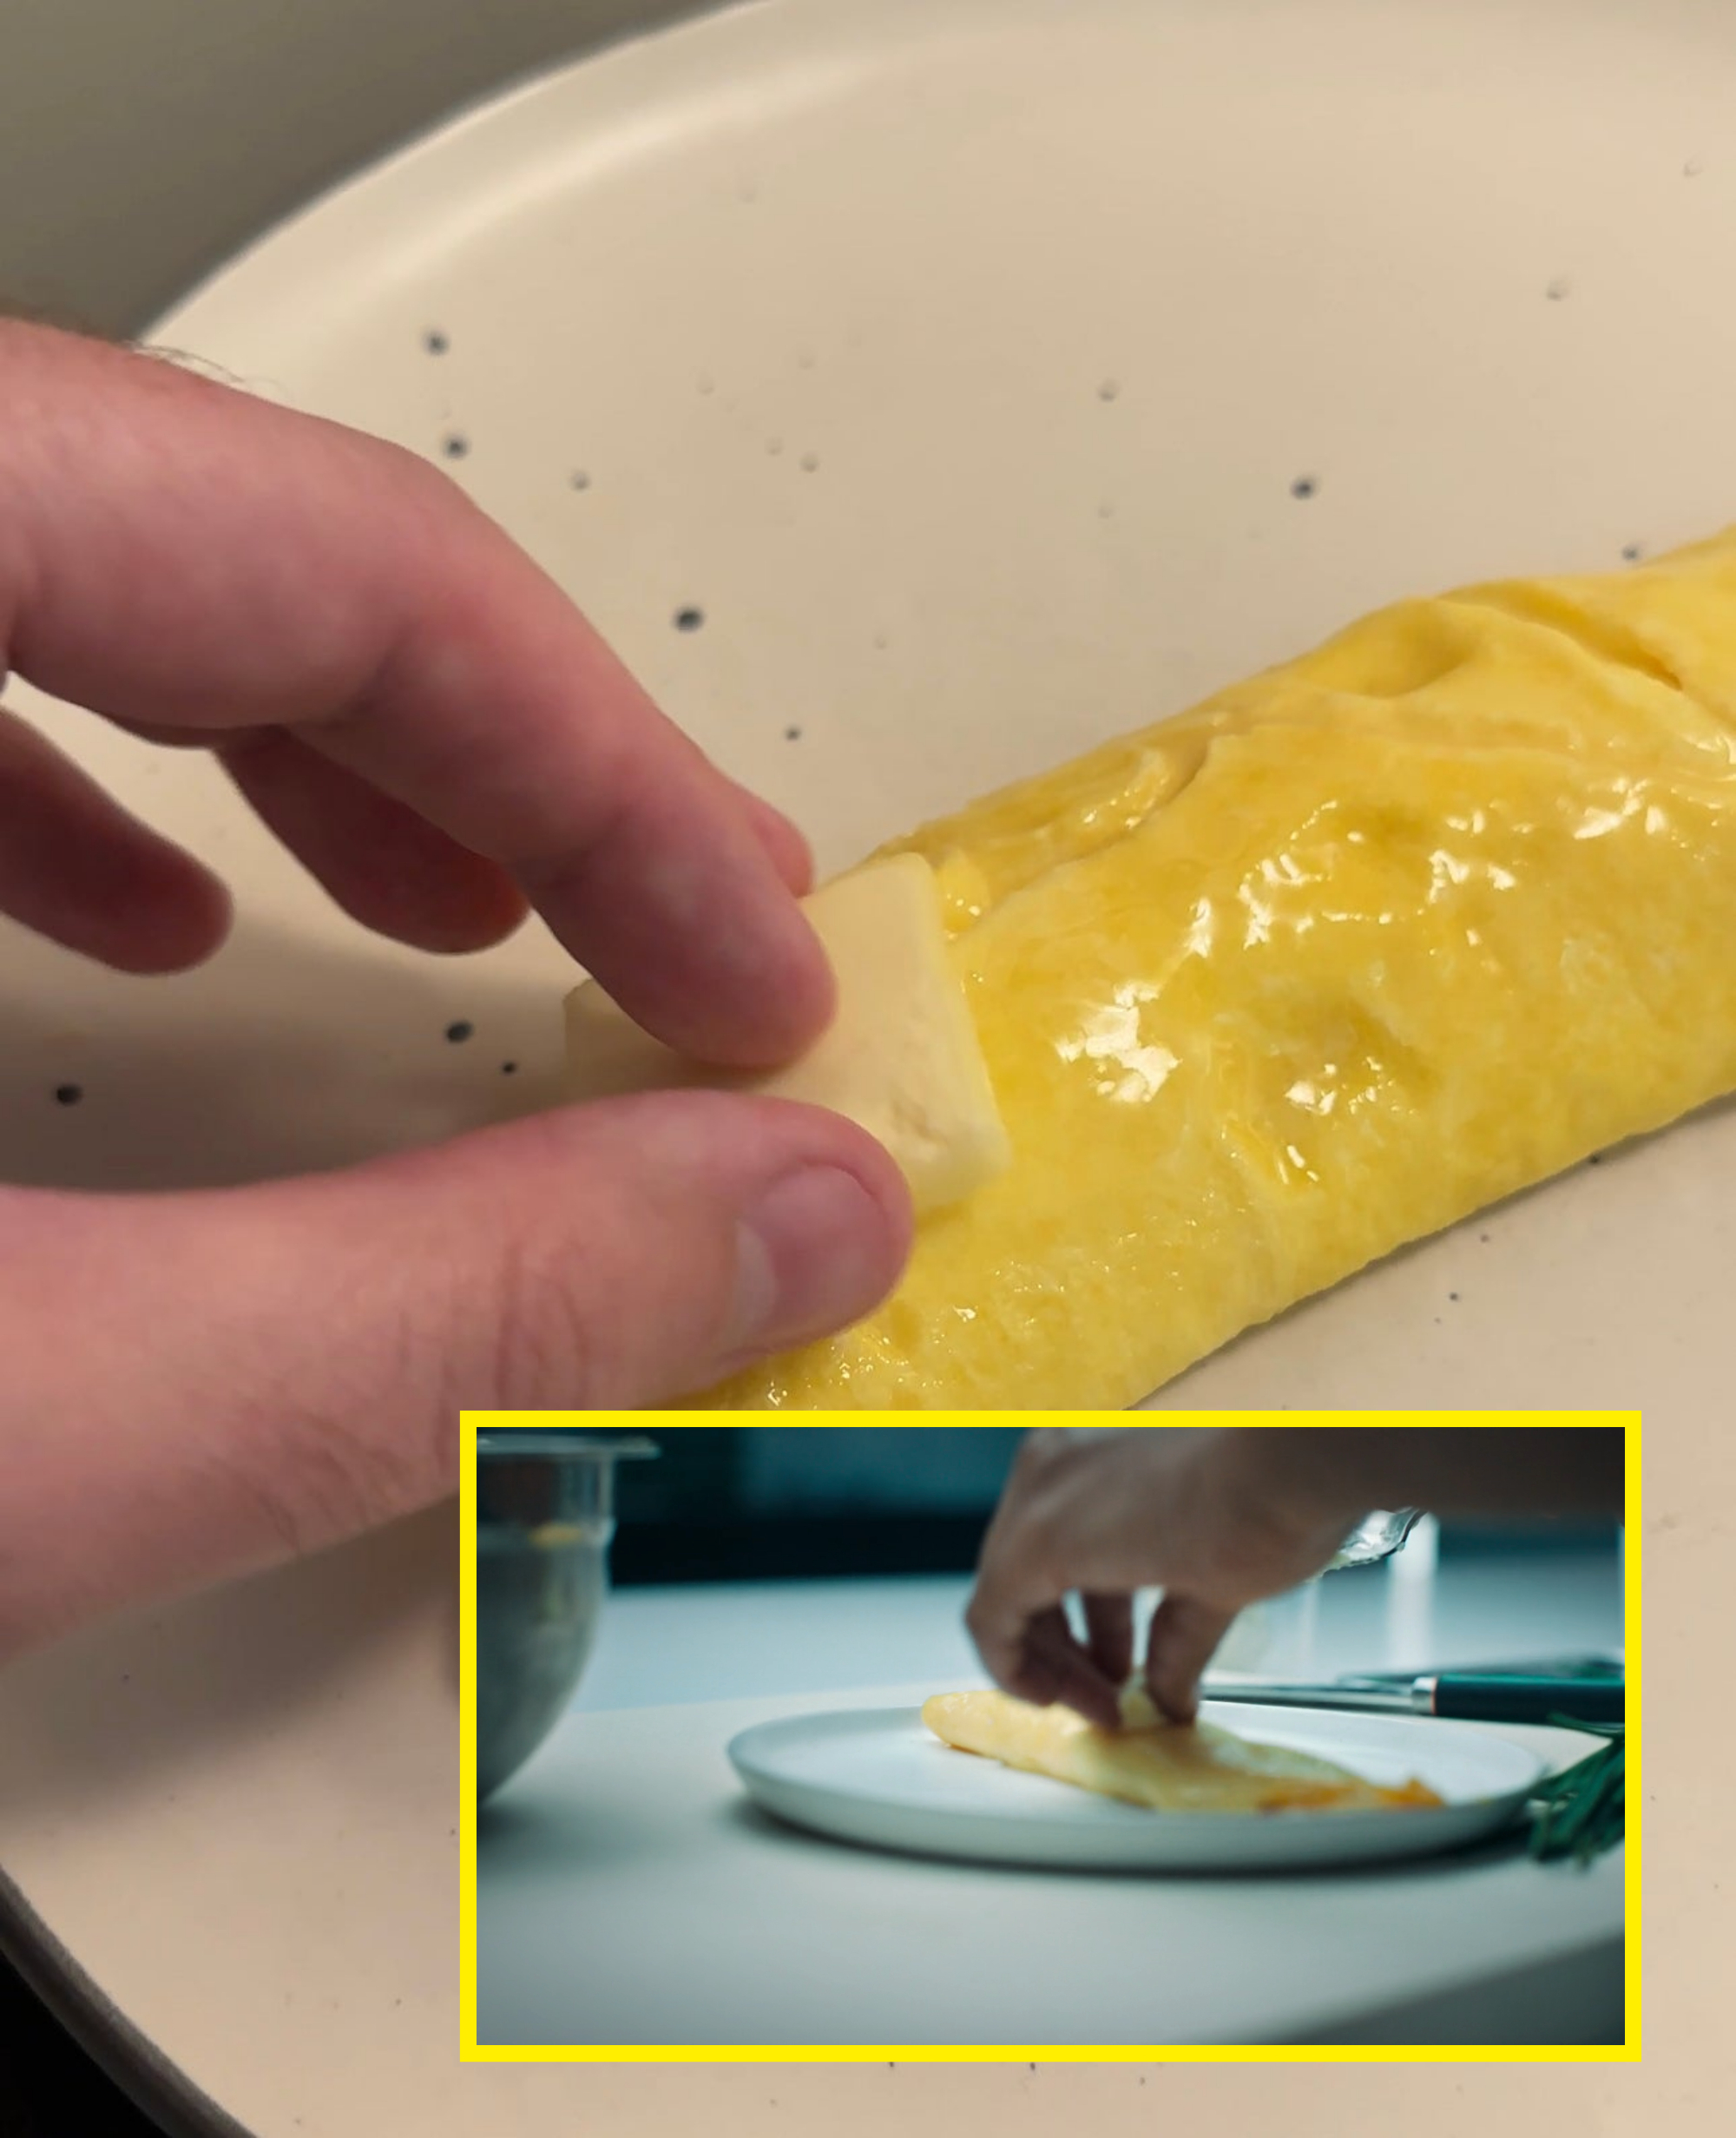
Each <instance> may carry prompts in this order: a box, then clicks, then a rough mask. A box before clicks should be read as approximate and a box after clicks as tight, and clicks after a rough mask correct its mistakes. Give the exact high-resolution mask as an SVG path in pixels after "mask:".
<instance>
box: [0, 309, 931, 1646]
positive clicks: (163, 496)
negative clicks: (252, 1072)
mask: <svg viewBox="0 0 1736 2138" xmlns="http://www.w3.org/2000/svg"><path fill="white" fill-rule="evenodd" d="M0 409H3V411H4V419H3V423H0V681H4V680H5V678H6V676H7V674H9V673H10V674H11V675H12V676H15V677H20V678H23V679H24V680H25V681H29V682H31V683H33V684H36V685H37V686H38V687H41V688H43V690H45V691H48V692H49V693H50V694H53V695H54V696H56V697H57V698H60V699H62V700H64V701H67V702H68V703H69V704H71V705H73V706H76V707H83V708H86V709H87V710H88V712H89V714H91V715H93V716H95V717H98V718H102V719H105V720H111V721H114V722H116V723H118V724H119V725H121V726H122V727H127V728H128V729H130V730H132V731H134V732H135V733H138V734H140V735H142V736H143V737H145V738H146V739H147V740H151V741H154V742H157V743H161V744H162V745H163V746H165V747H175V746H183V747H197V748H202V749H206V750H209V751H211V752H213V753H214V754H215V755H216V756H217V758H218V759H219V760H220V762H221V763H222V765H223V766H224V767H225V769H226V770H227V773H229V775H230V777H231V779H232V780H233V783H234V785H235V786H236V787H237V788H238V789H239V790H240V794H241V796H242V797H243V798H244V799H245V800H246V802H247V804H248V805H250V806H252V808H253V810H254V811H255V812H256V813H257V814H258V815H259V816H260V818H262V819H264V821H265V823H266V826H268V827H269V828H270V829H271V831H272V832H274V833H275V835H276V836H277V837H278V838H279V839H280V840H281V841H282V842H283V843H284V844H285V845H286V846H288V847H289V848H290V849H291V851H292V852H293V853H294V854H295V855H296V856H297V857H298V858H299V859H300V861H301V862H302V863H303V864H304V865H305V866H306V868H307V869H309V870H310V871H311V872H312V874H313V875H314V876H315V877H316V878H318V879H319V882H320V883H321V884H322V885H324V886H325V889H326V891H328V892H329V893H330V895H331V897H332V899H333V900H334V901H335V902H336V904H337V905H339V907H341V908H342V909H343V910H344V911H345V913H347V914H348V915H349V916H350V917H351V918H352V921H354V922H355V923H357V924H359V925H361V926H362V927H365V928H368V929H372V930H373V931H377V932H378V933H380V934H382V935H385V936H389V937H394V938H396V939H398V941H401V942H404V943H408V944H412V945H415V946H416V947H418V948H419V949H421V950H424V951H430V952H433V953H438V954H451V953H458V952H464V951H476V950H479V949H482V948H483V947H485V946H487V945H489V944H493V943H495V942H497V941H499V940H500V939H501V938H502V937H505V936H506V935H508V934H509V933H510V931H512V930H513V929H514V928H515V927H516V926H517V925H518V924H519V922H520V921H521V920H522V919H523V917H524V916H525V914H526V913H527V911H529V910H530V909H531V908H532V907H535V908H536V910H537V911H540V913H541V914H542V916H543V918H545V919H546V920H547V922H548V923H549V926H550V927H551V928H552V930H553V931H554V932H555V934H556V936H557V937H559V939H560V940H561V942H562V943H563V944H565V945H566V946H567V948H568V949H569V950H570V951H572V952H573V954H574V956H575V958H577V959H579V960H580V961H582V963H583V964H584V965H585V966H587V967H588V968H589V970H592V971H594V972H595V973H596V974H597V976H598V977H599V978H600V979H601V980H602V983H603V984H604V985H605V986H606V987H607V988H608V990H610V992H611V993H613V994H614V995H615V996H616V997H618V998H619V999H620V1000H621V1002H622V1003H623V1004H624V1005H625V1006H626V1007H627V1008H628V1010H630V1011H632V1012H633V1013H634V1014H635V1016H638V1017H639V1018H640V1019H641V1022H642V1023H645V1024H646V1025H648V1027H649V1028H650V1029H651V1030H653V1031H654V1032H655V1033H656V1034H657V1036H659V1037H661V1038H662V1039H664V1040H666V1041H667V1042H669V1043H671V1044H674V1045H676V1046H679V1047H681V1048H682V1049H685V1050H687V1051H688V1052H691V1053H694V1054H696V1055H699V1056H702V1057H704V1058H707V1059H709V1060H712V1061H714V1062H720V1063H727V1064H732V1065H753V1066H758V1065H773V1064H775V1063H779V1062H783V1061H786V1060H787V1059H790V1058H792V1057H793V1056H795V1055H796V1054H798V1053H799V1051H800V1050H801V1049H803V1048H804V1047H805V1046H806V1044H807V1043H809V1042H810V1041H812V1039H813V1038H814V1037H815V1036H818V1034H819V1031H820V1030H822V1029H823V1028H824V1025H825V1022H826V1019H827V1017H828V1016H829V1015H830V1013H831V1009H832V976H831V974H830V971H829V970H828V968H827V965H826V963H825V957H824V954H823V952H822V951H821V950H820V947H819V944H818V942H817V941H816V939H815V937H813V934H812V931H811V930H810V929H809V927H808V925H807V923H806V920H805V919H804V918H803V916H802V914H801V911H800V909H799V905H798V903H797V898H798V895H799V893H800V892H802V891H805V890H806V888H808V885H809V882H810V861H809V856H808V852H807V849H806V845H805V844H804V842H803V839H802V838H801V836H800V834H799V832H797V831H796V830H795V828H794V827H793V826H792V825H791V824H789V823H788V822H787V821H786V819H784V818H783V817H782V816H780V815H779V813H778V812H776V811H775V810H773V809H772V808H770V807H769V806H767V805H766V804H765V803H764V802H762V801H759V800H758V799H755V798H754V797H753V796H752V795H749V794H747V793H744V792H743V791H742V790H741V789H740V788H738V787H736V786H733V784H732V783H731V782H730V781H729V780H727V779H726V778H725V777H724V776H723V775H722V774H721V773H720V772H719V771H718V770H717V769H716V768H715V767H714V766H712V765H711V764H710V763H708V762H707V760H706V759H705V758H704V757H702V756H701V755H700V753H699V752H698V751H697V750H696V749H695V748H694V747H693V745H692V744H690V743H689V742H688V741H687V740H686V739H685V738H684V737H683V736H682V735H681V733H680V732H679V731H678V730H677V729H676V728H675V727H674V726H673V725H671V724H670V723H669V722H668V721H667V720H665V719H664V718H663V717H662V716H661V714H659V713H658V711H657V710H656V708H655V707H654V706H653V705H652V704H651V703H650V702H649V701H648V700H647V698H646V697H645V695H644V694H643V692H642V691H641V689H640V687H638V685H637V684H636V683H635V681H634V680H633V678H632V677H631V676H630V675H629V674H627V673H626V671H625V670H624V669H623V668H621V665H620V663H619V662H618V661H616V660H615V657H614V656H613V655H611V654H610V653H609V651H608V648H606V647H605V646H604V645H603V644H602V641H600V640H599V638H598V637H597V635H595V632H594V631H593V630H592V629H591V628H589V625H588V624H587V623H586V622H585V621H584V619H583V617H582V615H580V614H579V613H578V611H577V610H576V609H575V608H574V606H573V605H572V602H570V601H569V598H568V597H567V595H565V594H564V593H563V592H562V590H561V589H560V588H558V587H557V586H556V585H555V584H554V582H552V581H550V580H549V578H548V577H547V576H545V575H544V574H543V573H542V571H541V570H540V569H538V568H537V567H536V565H535V564H533V563H532V562H531V561H530V560H529V558H528V557H526V556H524V555H523V552H521V551H520V550H519V549H516V547H515V546H514V544H513V543H511V542H510V541H509V540H508V538H507V537H506V536H504V535H503V533H502V532H501V531H500V530H498V529H497V528H496V527H495V526H494V525H493V524H492V523H490V521H489V520H487V519H486V518H485V517H484V516H483V515H482V514H481V513H480V512H478V511H477V510H475V509H474V508H473V507H472V506H471V505H470V503H468V502H467V501H466V500H465V498H464V497H463V495H462V493H461V492H460V491H459V490H457V487H456V486H455V485H454V484H451V483H450V482H449V481H448V480H447V479H446V478H445V477H444V476H443V475H441V474H440V473H439V472H438V471H437V470H434V469H433V468H431V467H430V466H429V465H427V464H424V463H423V462H421V461H420V460H418V459H417V458H415V457H413V456H411V455H410V454H408V453H405V452H402V451H398V450H397V449H395V448H393V447H391V446H389V445H386V444H381V443H379V442H378V441H377V440H374V439H372V438H368V437H362V436H360V435H358V434H357V433H355V432H353V431H346V430H344V429H342V428H340V427H339V426H336V425H334V424H326V423H323V422H319V421H316V420H314V419H312V418H308V417H305V416H300V415H297V414H293V413H290V412H288V411H284V410H281V409H279V408H277V407H274V406H273V405H268V404H266V403H264V402H262V401H260V400H257V399H255V398H253V397H251V396H249V395H247V394H244V393H241V392H239V391H233V390H231V389H229V388H227V387H226V386H223V385H219V384H216V383H214V382H212V381H208V380H206V379H203V378H196V377H193V376H190V375H188V374H187V373H186V372H181V371H178V370H176V369H174V368H172V367H171V366H170V365H167V364H166V363H163V362H161V361H158V360H156V359H151V358H148V357H146V356H141V355H138V354H135V353H133V352H127V351H123V350H119V349H115V348H112V347H109V346H108V345H103V344H101V343H97V342H93V341H89V340H85V339H80V338H76V337H72V336H69V335H65V334H60V333H56V332H51V331H49V330H47V329H43V328H38V327H33V326H23V325H15V324H10V323H6V322H0ZM0 914H5V915H9V916H10V918H11V919H12V920H13V921H14V922H17V923H22V924H23V925H24V926H25V927H27V928H30V929H32V930H34V931H36V932H38V933H39V934H41V935H43V936H46V937H51V938H52V939H53V940H55V941H56V942H57V943H59V944H63V945H65V946H66V947H67V948H68V949H69V951H72V952H74V953H76V954H79V955H82V956H83V957H89V958H93V959H96V960H99V961H101V962H102V963H104V964H109V965H111V966H114V967H116V968H118V969H120V970H123V971H126V972H129V973H138V974H150V973H168V972H174V971H177V970H182V969H184V968H186V967H188V966H191V965H194V964H198V963H200V962H201V961H203V960H204V959H206V958H207V957H211V956H213V955H214V953H215V952H217V951H218V950H219V949H220V945H221V944H222V942H223V939H224V937H225V933H226V931H227V926H228V922H229V901H228V897H227V893H226V891H225V890H224V888H223V886H222V885H220V883H219V881H218V880H217V879H216V878H214V876H213V875H212V874H211V873H210V872H209V871H208V870H207V868H206V867H205V866H203V865H201V863H200V862H199V861H198V860H196V859H194V858H193V857H192V856H190V855H188V854H187V853H185V852H181V850H180V849H178V848H176V847H174V846H172V845H168V843H166V842H165V841H164V840H163V839H161V838H160V837H158V836H157V835H156V834H155V833H154V832H151V831H149V830H148V829H147V828H146V826H143V825H142V824H141V823H140V822H138V821H137V820H136V819H135V818H133V817H132V816H130V815H129V814H128V813H127V812H124V811H122V809H121V808H120V807H119V806H117V805H116V804H115V802H114V801H113V800H112V799H109V797H108V796H107V795H106V794H104V793H102V792H101V791H100V790H99V789H98V788H96V787H95V786H93V785H92V784H91V783H90V782H89V780H88V779H87V778H86V777H85V775H84V774H83V773H82V772H80V771H79V770H78V769H76V767H75V766H74V765H73V764H72V763H71V762H70V761H69V760H68V759H66V758H65V757H63V756H62V755H61V754H60V753H58V751H56V749H55V748H54V747H52V745H51V744H50V743H49V742H48V741H45V740H43V739H42V737H41V736H39V735H38V734H37V733H36V732H35V731H34V730H33V729H32V728H30V727H27V726H26V725H25V724H24V723H23V721H22V720H16V718H13V717H11V716H9V715H6V714H0ZM910 1237H911V1214H910V1208H909V1201H908V1197H907V1194H906V1193H905V1190H904V1184H903V1182H902V1181H901V1179H900V1178H899V1176H898V1171H897V1169H896V1168H895V1167H894V1166H893V1164H892V1162H891V1160H890V1159H889V1158H888V1157H887V1155H886V1154H885V1153H884V1151H883V1150H882V1149H881V1148H880V1147H879V1146H878V1144H877V1143H875V1142H874V1141H872V1139H871V1138H870V1137H868V1136H867V1135H864V1134H863V1133H862V1132H861V1131H860V1130H858V1129H857V1128H854V1127H853V1126H852V1124H851V1123H849V1122H845V1121H844V1120H842V1119H840V1118H839V1117H838V1116H836V1115H832V1114H829V1113H825V1112H822V1111H820V1110H819V1109H816V1108H807V1107H799V1106H794V1105H789V1104H785V1103H781V1102H773V1101H756V1100H750V1099H748V1098H746V1097H740V1096H721V1095H706V1094H685V1095H674V1094H670V1095H658V1096H654V1097H648V1098H641V1099H637V1100H632V1101H622V1102H609V1103H607V1104H602V1105H596V1106H591V1107H586V1108H568V1109H564V1110H561V1111H556V1112H554V1113H551V1114H549V1115H543V1116H540V1117H538V1118H536V1119H533V1120H528V1121H523V1122H517V1123H515V1124H513V1125H511V1126H510V1127H505V1128H496V1129H493V1130H490V1131H487V1132H484V1133H479V1134H476V1135H469V1136H465V1137H462V1138H460V1139H458V1140H457V1141H452V1142H450V1143H447V1144H445V1145H443V1146H440V1147H438V1148H429V1149H424V1150H420V1151H416V1152H412V1153H410V1154H407V1155H398V1156H394V1157H391V1158H386V1159H382V1160H380V1161H377V1162H374V1163H372V1164H367V1165H363V1166H359V1167H356V1168H352V1169H350V1170H348V1171H345V1172H337V1173H332V1174H325V1175H321V1176H319V1177H317V1178H308V1179H304V1180H299V1181H279V1182H274V1183H272V1184H269V1185H266V1186H260V1187H245V1188H234V1189H225V1190H220V1191H201V1192H197V1193H185V1194H149V1195H138V1196H129V1197H125V1198H122V1197H120V1196H105V1195H101V1194H70V1193H58V1192H51V1191H44V1190H40V1189H26V1188H21V1187H3V1186H0V1358H3V1360H4V1372H3V1374H0V1437H3V1440H4V1444H5V1449H6V1459H5V1461H4V1463H3V1464H0V1540H3V1545H0V1657H3V1656H5V1655H6V1654H10V1653H15V1652H16V1651H18V1650H20V1649H22V1648H25V1647H27V1646H30V1645H31V1644H32V1643H35V1642H38V1641H43V1640H44V1639H47V1638H49V1637H50V1636H53V1635H59V1634H62V1633H64V1632H66V1631H69V1629H71V1628H74V1627H76V1625H78V1624H79V1623H81V1622H82V1621H84V1620H86V1619H88V1618H89V1617H91V1616H93V1615H95V1614H97V1613H98V1612H101V1611H104V1610H108V1609H110V1608H115V1607H116V1606H118V1605H122V1604H126V1603H133V1602H141V1601H144V1600H148V1599H152V1598H156V1597H160V1596H164V1595H169V1594H172V1593H174V1592H176V1591H180V1590H185V1589H190V1588H194V1587H196V1586H200V1585H202V1584H204V1583H206V1582H212V1581H215V1580H218V1579H220V1578H224V1577H227V1576H233V1575H237V1574H240V1573H244V1572H247V1571H249V1570H251V1569H257V1568H260V1567H262V1566H265V1565H266V1564H268V1563H270V1562H273V1561H274V1560H278V1559H281V1558H283V1557H286V1556H290V1555H292V1554H295V1553H299V1552H305V1551H309V1550H312V1549H317V1548H319V1547H320V1546H323V1545H326V1544H329V1543H336V1542H338V1541H339V1540H340V1539H342V1538H344V1537H345V1536H350V1535H352V1534H353V1533H354V1532H356V1531H358V1530H359V1529H363V1528H365V1527H366V1526H369V1525H371V1524H373V1523H378V1522H381V1521H384V1520H386V1519H389V1518H391V1517H392V1516H398V1515H401V1514H405V1513H409V1512H411V1511H412V1510H415V1509H417V1508H418V1507H421V1506H423V1505H424V1504H427V1503H431V1502H433V1501H434V1500H436V1499H437V1498H439V1497H443V1496H444V1495H445V1494H446V1493H448V1492H449V1491H450V1490H451V1489H452V1487H453V1485H454V1483H455V1478H456V1470H457V1412H458V1411H459V1409H460V1407H461V1406H470V1407H475V1408H487V1407H496V1406H497V1407H522V1408H536V1407H540V1406H544V1405H550V1406H553V1405H562V1406H567V1405H569V1406H575V1407H588V1408H608V1407H615V1406H623V1407H625V1406H631V1407H639V1406H645V1405H656V1404H659V1403H662V1402H668V1401H674V1400H676V1399H679V1398H681V1397H683V1396H687V1395H691V1394H693V1393H695V1392H697V1391H700V1390H702V1389H703V1388H705V1387H706V1386H707V1385H709V1384H711V1383H712V1382H713V1381H715V1380H716V1379H717V1378H720V1376H722V1375H724V1374H727V1373H729V1372H733V1371H735V1370H736V1369H737V1368H739V1367H740V1366H742V1365H746V1364H747V1363H749V1362H750V1361H751V1360H753V1359H755V1358H760V1357H764V1356H767V1355H770V1354H771V1353H773V1352H778V1351H781V1350H784V1349H786V1348H788V1347H789V1346H790V1345H793V1344H796V1343H799V1342H802V1341H805V1340H807V1339H811V1338H813V1337H817V1336H819V1335H822V1334H824V1333H826V1332H830V1331H832V1330H833V1329H835V1328H838V1327H840V1326H844V1325H845V1324H846V1323H848V1322H850V1321H852V1320H854V1319H857V1318H858V1317H859V1316H861V1315H863V1314H865V1313H866V1312H870V1311H871V1309H872V1308H873V1307H874V1306H877V1305H878V1303H879V1302H880V1300H881V1299H883V1298H884V1296H885V1295H886V1293H888V1292H889V1291H890V1290H891V1287H892V1286H893V1285H894V1284H895V1282H896V1281H897V1279H898V1273H899V1272H900V1269H901V1268H902V1266H903V1263H904V1257H905V1255H906V1253H907V1252H908V1248H909V1244H910Z"/></svg>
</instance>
